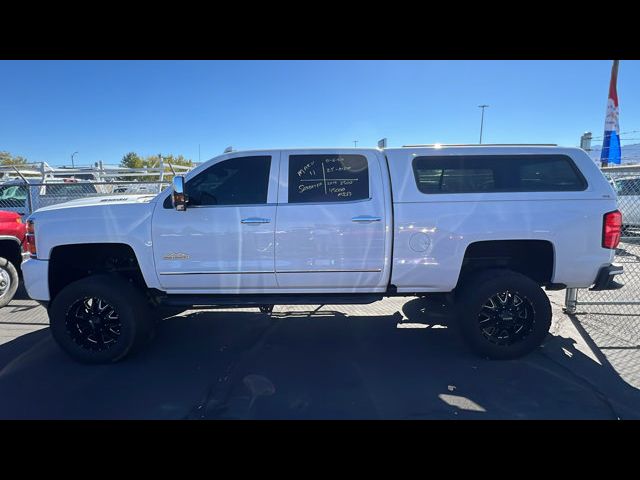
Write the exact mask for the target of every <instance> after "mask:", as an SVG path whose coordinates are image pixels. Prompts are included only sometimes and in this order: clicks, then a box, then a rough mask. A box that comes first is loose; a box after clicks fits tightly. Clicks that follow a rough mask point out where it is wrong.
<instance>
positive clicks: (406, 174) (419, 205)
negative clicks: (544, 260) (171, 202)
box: [23, 146, 616, 301]
mask: <svg viewBox="0 0 640 480" xmlns="http://www.w3.org/2000/svg"><path fill="white" fill-rule="evenodd" d="M463 153H464V154H470V155H497V154H505V153H509V154H564V155H568V156H569V157H571V159H572V160H573V161H574V163H575V164H576V166H577V167H578V168H579V170H580V171H581V172H582V174H583V176H584V177H585V179H586V180H587V182H588V187H587V188H586V190H584V191H566V192H503V193H482V194H478V193H464V194H459V193H457V194H425V193H422V192H420V191H419V190H418V187H417V185H416V180H415V177H414V172H413V169H412V166H411V162H412V160H413V158H415V157H416V156H429V155H434V156H443V155H451V156H452V158H455V156H456V155H460V154H463ZM305 154H327V155H331V154H341V155H348V154H358V155H363V156H365V157H366V159H367V164H368V175H369V176H368V181H369V198H367V199H364V200H356V201H340V202H319V203H288V172H289V168H288V165H289V164H288V162H289V157H290V156H291V155H305ZM247 155H270V156H271V157H272V160H271V170H270V172H269V188H268V198H267V202H266V203H264V204H260V205H225V206H221V205H220V206H219V205H213V206H194V207H188V208H187V210H186V211H184V212H181V211H176V210H175V209H173V208H165V207H164V206H163V203H164V201H165V200H166V198H167V197H168V196H169V195H170V193H171V192H170V191H169V190H165V191H164V192H162V193H160V194H159V195H158V196H157V197H155V198H153V199H150V197H149V196H128V197H126V198H124V199H123V198H122V197H113V198H108V199H105V198H92V199H85V200H81V201H76V202H70V203H67V204H63V205H56V206H52V207H47V208H44V209H41V210H38V211H37V212H35V213H34V214H33V218H34V220H35V229H36V246H37V251H38V259H37V260H36V259H29V260H27V261H26V262H25V264H24V266H23V271H24V275H25V280H26V282H25V283H26V287H27V290H28V292H29V294H30V296H32V298H35V299H37V300H42V301H47V300H49V289H48V286H47V282H48V279H47V275H46V273H45V272H46V271H47V267H46V264H47V263H48V262H47V261H48V260H49V258H50V254H51V250H52V249H53V248H54V247H56V246H59V245H70V244H85V243H122V244H126V245H129V246H131V247H132V249H133V251H134V253H135V255H136V257H137V260H138V263H139V265H140V268H141V270H142V274H143V277H144V280H145V282H146V284H147V286H148V287H150V288H156V289H159V290H161V291H164V292H166V293H169V294H171V293H183V294H184V293H192V294H218V293H225V294H230V293H347V292H350V293H380V292H385V291H386V290H387V289H388V288H389V286H390V285H393V286H395V287H396V288H397V291H398V292H406V293H418V292H448V291H451V290H452V289H453V288H455V286H456V284H457V282H458V277H459V274H460V269H461V266H462V262H463V258H464V254H465V251H466V249H467V247H468V246H469V245H470V244H472V243H473V242H478V241H487V240H523V239H531V240H546V241H549V242H551V244H552V245H553V250H554V258H555V261H554V269H553V276H552V281H553V282H554V283H564V284H566V285H567V286H569V287H588V286H590V285H592V284H593V282H594V279H595V277H596V274H597V272H598V269H599V268H600V267H601V266H605V265H608V264H610V263H611V262H612V260H613V256H614V251H613V250H610V249H605V248H602V247H601V236H602V219H603V215H604V214H605V213H606V212H609V211H612V210H615V209H616V196H615V192H614V191H613V189H612V187H611V186H610V185H609V183H608V182H607V181H606V179H605V178H604V177H603V175H602V173H601V172H600V171H599V169H598V167H597V166H596V165H595V164H594V162H593V161H592V160H591V159H590V158H589V157H588V155H587V154H586V153H585V152H583V151H581V150H579V149H575V148H567V149H563V148H557V147H489V146H481V147H444V148H433V147H431V148H429V147H416V148H401V149H387V150H377V149H349V148H340V149H331V148H322V149H288V150H260V151H252V152H232V153H228V154H225V155H222V156H220V157H216V158H214V159H212V160H210V161H209V162H207V163H205V164H203V165H201V166H199V167H198V168H197V169H195V170H193V171H191V172H189V173H188V174H187V175H186V181H187V182H188V181H189V180H190V179H192V178H194V177H196V176H197V175H198V174H199V173H201V172H202V171H203V170H205V169H207V168H209V167H211V166H212V165H214V164H216V163H218V162H221V161H223V160H228V159H233V158H235V157H243V156H247ZM325 186H326V182H325ZM363 218H364V219H365V221H362V219H363ZM247 219H254V220H255V219H265V220H267V221H266V222H262V223H242V221H243V220H247ZM376 219H379V220H376ZM358 220H360V221H358ZM42 277H44V278H42Z"/></svg>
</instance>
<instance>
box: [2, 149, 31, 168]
mask: <svg viewBox="0 0 640 480" xmlns="http://www.w3.org/2000/svg"><path fill="white" fill-rule="evenodd" d="M26 163H27V159H26V158H24V157H21V156H19V155H16V156H13V155H11V154H10V153H9V152H0V165H24V164H26Z"/></svg>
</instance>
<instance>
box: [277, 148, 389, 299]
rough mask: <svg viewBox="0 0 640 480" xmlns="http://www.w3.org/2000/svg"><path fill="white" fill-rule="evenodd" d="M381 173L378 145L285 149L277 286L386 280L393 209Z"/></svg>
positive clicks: (377, 286) (321, 287)
mask: <svg viewBox="0 0 640 480" xmlns="http://www.w3.org/2000/svg"><path fill="white" fill-rule="evenodd" d="M383 180H384V179H383V171H382V168H381V161H380V158H378V153H377V152H376V151H375V150H357V149H346V150H290V151H286V152H283V153H282V164H281V168H280V181H279V190H278V211H277V219H276V233H275V235H276V280H277V283H278V287H279V288H280V289H286V290H292V289H301V291H309V292H312V291H318V292H330V291H339V292H344V291H348V292H358V291H383V290H384V289H385V288H386V282H387V276H386V275H387V273H388V272H387V270H386V269H385V266H386V263H387V262H386V258H387V257H388V251H387V249H388V247H389V245H388V241H387V236H386V232H387V223H388V222H389V221H390V220H389V219H388V218H387V215H390V212H389V208H388V207H387V205H386V203H385V188H384V182H383Z"/></svg>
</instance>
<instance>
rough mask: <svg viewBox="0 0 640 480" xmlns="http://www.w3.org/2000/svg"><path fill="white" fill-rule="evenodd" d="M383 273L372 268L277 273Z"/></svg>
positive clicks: (378, 269) (279, 271)
mask: <svg viewBox="0 0 640 480" xmlns="http://www.w3.org/2000/svg"><path fill="white" fill-rule="evenodd" d="M381 271H382V269H381V268H372V269H368V270H277V271H276V273H375V272H381Z"/></svg>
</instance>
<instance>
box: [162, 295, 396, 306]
mask: <svg viewBox="0 0 640 480" xmlns="http://www.w3.org/2000/svg"><path fill="white" fill-rule="evenodd" d="M383 298H384V295H383V294H381V293H373V294H372V293H351V294H344V293H343V294H327V293H298V294H288V295H283V294H268V293H267V294H255V295H251V294H249V295H245V294H239V295H184V294H171V295H165V296H162V297H160V298H158V300H159V302H160V304H161V305H164V306H171V307H190V308H209V307H218V306H219V307H225V308H246V307H257V306H261V305H363V304H369V303H374V302H377V301H379V300H382V299H383Z"/></svg>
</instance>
